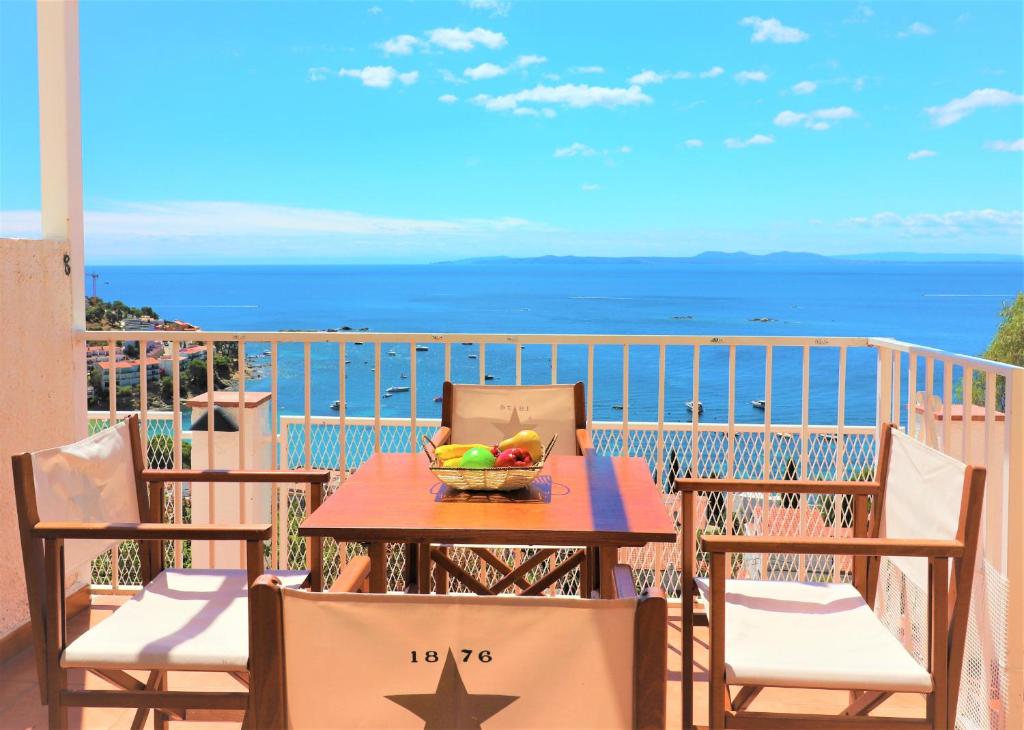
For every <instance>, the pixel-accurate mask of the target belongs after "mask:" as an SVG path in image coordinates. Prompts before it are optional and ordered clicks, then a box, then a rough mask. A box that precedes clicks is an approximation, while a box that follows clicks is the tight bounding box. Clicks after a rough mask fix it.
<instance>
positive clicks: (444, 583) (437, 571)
mask: <svg viewBox="0 0 1024 730" xmlns="http://www.w3.org/2000/svg"><path fill="white" fill-rule="evenodd" d="M437 550H438V552H440V553H441V554H442V555H445V556H447V555H448V547H447V546H446V545H438V546H437ZM434 586H435V588H434V590H435V591H436V592H437V593H438V594H439V595H444V594H445V593H447V592H448V571H447V570H445V569H444V567H443V566H442V565H440V564H439V563H434Z"/></svg>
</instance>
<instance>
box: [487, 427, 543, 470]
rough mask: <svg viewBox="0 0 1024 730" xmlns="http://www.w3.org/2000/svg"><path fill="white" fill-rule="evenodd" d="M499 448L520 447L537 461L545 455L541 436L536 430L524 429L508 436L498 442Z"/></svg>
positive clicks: (503, 449)
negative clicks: (510, 436)
mask: <svg viewBox="0 0 1024 730" xmlns="http://www.w3.org/2000/svg"><path fill="white" fill-rule="evenodd" d="M498 448H500V449H501V450H502V451H505V450H506V449H512V448H520V449H523V450H524V451H526V452H528V453H529V454H530V458H531V459H533V460H534V461H535V462H536V461H540V459H541V457H542V456H543V455H544V446H543V445H542V444H541V442H540V436H538V435H537V432H536V431H530V430H528V429H527V430H523V431H520V432H519V433H517V434H516V435H515V436H513V437H512V438H507V439H505V440H504V441H502V442H501V443H500V444H498Z"/></svg>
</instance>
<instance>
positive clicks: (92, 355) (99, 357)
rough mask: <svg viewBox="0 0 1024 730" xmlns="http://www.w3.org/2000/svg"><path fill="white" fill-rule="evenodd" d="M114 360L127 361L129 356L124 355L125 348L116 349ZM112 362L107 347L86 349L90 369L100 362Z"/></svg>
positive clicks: (86, 359) (116, 347)
mask: <svg viewBox="0 0 1024 730" xmlns="http://www.w3.org/2000/svg"><path fill="white" fill-rule="evenodd" d="M114 358H115V359H116V360H125V359H127V356H126V355H125V354H124V348H123V347H121V346H120V345H117V346H115V347H114ZM109 360H110V348H109V347H108V346H106V345H95V346H90V347H86V348H85V363H86V365H88V366H89V367H92V366H93V365H95V364H96V363H99V362H108V361H109Z"/></svg>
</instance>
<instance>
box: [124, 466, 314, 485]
mask: <svg viewBox="0 0 1024 730" xmlns="http://www.w3.org/2000/svg"><path fill="white" fill-rule="evenodd" d="M142 478H143V480H145V481H147V482H238V483H241V482H261V483H267V482H294V483H296V484H326V483H327V482H328V481H330V479H331V472H329V471H328V470H327V469H281V470H278V471H260V470H255V469H143V470H142Z"/></svg>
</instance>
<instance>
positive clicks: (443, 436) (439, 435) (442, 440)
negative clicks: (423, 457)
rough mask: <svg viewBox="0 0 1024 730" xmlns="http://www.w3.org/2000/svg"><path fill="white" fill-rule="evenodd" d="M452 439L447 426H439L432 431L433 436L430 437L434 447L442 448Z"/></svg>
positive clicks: (450, 431)
mask: <svg viewBox="0 0 1024 730" xmlns="http://www.w3.org/2000/svg"><path fill="white" fill-rule="evenodd" d="M451 437H452V430H451V429H450V428H448V427H447V426H441V427H440V428H439V429H437V430H436V431H434V434H433V435H432V436H431V437H430V440H431V442H433V444H434V446H443V445H445V444H446V443H448V440H449V439H450V438H451Z"/></svg>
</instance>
